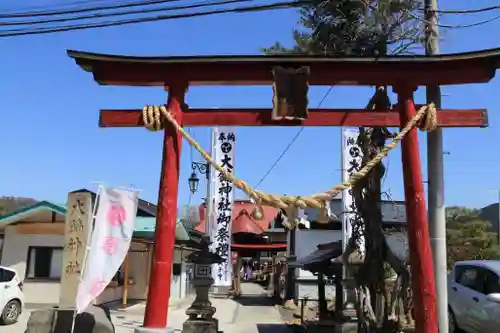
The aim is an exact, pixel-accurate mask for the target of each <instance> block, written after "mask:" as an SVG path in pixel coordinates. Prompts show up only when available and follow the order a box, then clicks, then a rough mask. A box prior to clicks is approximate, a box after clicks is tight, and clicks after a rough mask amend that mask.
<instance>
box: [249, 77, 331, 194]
mask: <svg viewBox="0 0 500 333" xmlns="http://www.w3.org/2000/svg"><path fill="white" fill-rule="evenodd" d="M332 89H333V86H330V88H329V89H328V91H327V92H326V94H325V95H324V96H323V98H322V99H321V101H320V102H319V103H318V106H317V108H320V107H321V105H322V104H323V102H324V101H325V99H326V98H327V97H328V95H330V92H331V91H332ZM304 129H305V127H304V126H302V127H301V128H300V129H299V130H298V131H297V133H295V135H294V136H293V137H292V140H291V141H290V142H289V143H288V145H287V146H286V147H285V149H284V150H283V152H282V153H281V154H280V155H279V156H278V158H277V159H276V160H275V161H274V163H273V164H272V165H271V167H270V168H269V169H268V170H267V171H266V173H265V174H264V176H262V177H261V178H260V180H259V181H258V182H257V184H256V185H255V186H254V188H257V187H258V186H259V185H260V184H262V182H263V181H264V180H265V179H266V178H267V176H269V174H270V173H271V171H273V170H274V168H275V167H276V166H277V165H278V163H279V162H280V161H281V159H282V158H283V156H285V154H286V153H287V152H288V151H289V150H290V148H291V147H292V146H293V144H294V143H295V141H297V139H298V138H299V136H300V134H301V133H302V132H303V131H304Z"/></svg>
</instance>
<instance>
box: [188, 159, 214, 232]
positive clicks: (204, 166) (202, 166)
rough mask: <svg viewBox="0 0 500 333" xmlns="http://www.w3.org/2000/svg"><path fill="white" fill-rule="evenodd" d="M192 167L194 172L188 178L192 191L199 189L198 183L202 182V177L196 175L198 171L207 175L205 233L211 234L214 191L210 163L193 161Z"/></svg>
mask: <svg viewBox="0 0 500 333" xmlns="http://www.w3.org/2000/svg"><path fill="white" fill-rule="evenodd" d="M191 169H192V170H193V172H192V173H191V176H190V177H189V179H188V183H189V190H190V191H191V193H193V194H194V193H196V191H198V185H199V184H200V179H199V178H198V176H197V175H196V174H197V173H198V172H199V173H200V174H202V175H206V177H207V184H206V185H207V193H206V202H205V207H206V208H205V212H206V213H205V220H206V222H205V234H206V235H210V233H211V227H210V225H211V223H210V221H211V220H212V219H211V216H212V205H213V202H212V200H213V198H212V197H211V196H212V193H211V191H210V164H208V163H202V162H191Z"/></svg>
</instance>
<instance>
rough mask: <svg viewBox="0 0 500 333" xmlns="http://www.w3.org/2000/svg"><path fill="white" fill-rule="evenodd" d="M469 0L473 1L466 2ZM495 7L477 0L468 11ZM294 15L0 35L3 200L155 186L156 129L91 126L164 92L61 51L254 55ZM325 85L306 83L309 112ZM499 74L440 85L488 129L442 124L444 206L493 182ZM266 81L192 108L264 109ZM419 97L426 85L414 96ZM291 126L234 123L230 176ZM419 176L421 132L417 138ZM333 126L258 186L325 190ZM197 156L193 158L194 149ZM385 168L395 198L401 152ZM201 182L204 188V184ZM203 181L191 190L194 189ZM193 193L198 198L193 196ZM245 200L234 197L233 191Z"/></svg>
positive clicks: (447, 5)
mask: <svg viewBox="0 0 500 333" xmlns="http://www.w3.org/2000/svg"><path fill="white" fill-rule="evenodd" d="M61 2H62V0H59V1H55V0H52V1H49V0H45V1H43V0H39V1H35V0H30V1H24V2H23V4H22V5H20V4H19V1H14V0H7V1H4V2H3V3H2V5H0V7H2V8H10V9H12V8H20V7H21V6H22V7H27V6H30V5H39V4H40V5H44V4H53V3H61ZM440 2H441V8H442V9H459V8H467V7H468V6H472V3H470V2H466V1H460V2H458V1H451V0H441V1H440ZM467 3H470V4H469V5H468V4H467ZM493 4H497V2H496V1H495V0H488V1H486V0H476V1H474V6H475V7H482V6H488V5H493ZM494 15H495V13H489V14H483V15H474V16H470V17H463V16H444V17H442V20H441V23H443V24H467V23H472V22H476V21H481V20H483V19H485V18H488V17H491V16H494ZM297 20H298V14H297V12H296V11H294V10H286V11H274V12H260V13H247V14H225V15H218V16H212V17H201V18H193V19H184V20H173V21H164V22H156V23H144V24H139V25H131V26H122V27H114V28H106V29H96V30H86V31H77V32H67V33H59V34H52V35H38V36H27V37H14V38H0V50H1V53H0V73H1V74H2V76H1V79H0V91H1V92H2V93H1V96H2V99H1V101H2V109H3V110H2V118H1V121H0V142H1V147H2V159H1V164H0V195H9V196H10V195H14V196H26V197H34V198H37V199H40V200H42V199H45V200H53V201H57V202H64V201H65V200H66V195H67V192H68V191H70V190H74V189H77V188H82V187H90V188H92V187H95V185H94V184H93V182H96V181H101V182H104V183H106V184H109V185H131V184H132V185H134V186H135V187H137V188H140V189H142V191H143V197H144V198H145V199H148V200H151V201H156V198H157V192H158V182H159V171H160V159H161V150H160V148H161V139H162V135H161V134H160V133H151V132H148V131H146V130H145V129H141V128H134V129H123V128H118V129H111V128H107V129H100V128H99V127H98V126H97V121H98V110H99V108H117V109H119V108H142V106H143V105H144V104H160V103H163V102H164V101H165V97H166V94H165V93H164V91H163V90H162V89H161V88H126V87H102V86H99V85H97V84H96V83H95V82H94V81H93V79H92V76H91V75H90V74H88V73H85V72H83V71H82V70H81V69H80V68H79V67H77V66H76V65H75V64H74V62H73V61H72V60H71V59H69V58H68V57H67V56H66V49H76V50H82V51H91V52H102V53H113V54H125V55H152V56H160V55H165V56H167V55H203V54H204V55H210V54H212V55H213V54H257V53H258V52H259V48H260V47H263V46H269V45H271V44H272V43H274V42H275V41H277V40H278V41H282V42H284V43H285V44H289V43H291V34H290V33H291V29H292V28H293V27H294V26H296V22H297ZM499 30H500V20H496V21H494V22H492V23H489V24H486V25H483V26H479V27H475V28H469V29H441V30H440V31H441V33H442V37H443V42H442V46H441V51H442V53H449V52H461V51H470V50H477V49H482V48H493V47H497V46H498V44H499V43H498V37H497V36H496V34H493V33H490V31H491V32H493V31H499ZM327 90H328V87H315V88H313V89H312V91H311V94H310V105H311V106H312V107H315V106H316V105H317V104H318V102H319V101H320V100H321V98H322V97H323V95H324V94H325V92H326V91H327ZM371 91H372V90H371V89H370V88H353V87H349V88H342V87H340V88H338V87H336V88H333V90H332V91H331V93H330V94H329V96H328V98H327V99H326V100H325V102H324V103H323V105H322V106H323V107H363V106H364V105H365V104H366V102H367V100H368V98H369V97H370V94H371ZM499 91H500V79H499V78H497V79H494V80H493V81H492V82H490V83H489V84H483V85H468V86H460V87H459V86H457V87H444V88H443V93H444V94H445V95H446V96H445V97H443V107H449V108H487V109H488V111H489V122H490V127H489V128H487V129H445V130H444V149H445V150H446V151H449V152H450V153H451V154H450V155H446V156H445V157H444V159H445V184H446V194H445V196H446V204H447V205H468V206H476V207H480V206H484V205H487V204H489V203H491V202H493V201H495V200H496V194H495V192H494V191H492V190H494V189H496V188H499V187H500V157H499V155H498V154H497V153H496V151H495V150H494V149H492V148H493V147H496V146H497V144H496V143H497V142H498V139H499V138H500V132H498V128H499V127H500V110H498V107H497V105H498V102H499V101H498V95H497V94H498V92H499ZM271 95H272V92H271V88H269V87H225V88H222V87H210V88H207V87H200V88H192V89H191V90H190V92H189V95H188V103H189V105H191V106H193V107H270V106H271ZM416 100H417V102H419V103H422V102H424V95H423V91H420V92H418V93H417V95H416ZM297 130H298V128H278V127H276V128H238V132H237V140H238V144H237V148H236V149H237V153H236V154H237V155H236V156H237V161H236V173H237V175H238V176H239V177H241V178H242V179H245V180H246V181H248V182H249V183H250V184H255V183H256V182H257V181H258V180H259V179H260V178H261V177H262V175H263V174H264V173H265V172H266V171H267V169H268V168H269V167H270V166H271V165H272V164H273V162H274V160H275V159H276V157H277V156H278V155H279V154H280V153H281V152H282V151H283V149H284V148H285V147H286V146H287V144H288V143H289V141H290V140H291V138H292V137H293V136H294V135H295V133H296V131H297ZM192 132H193V134H194V136H195V137H196V139H197V140H198V141H200V142H201V143H202V144H203V145H204V146H205V147H208V140H209V129H207V128H195V129H194V130H193V131H192ZM420 143H421V157H422V166H423V174H424V179H425V178H426V173H427V172H426V158H425V154H426V149H425V147H426V139H425V135H423V134H422V135H420ZM339 147H340V130H339V129H338V128H306V129H305V130H304V131H303V132H302V134H301V136H300V137H299V139H298V140H297V141H296V142H295V144H294V145H293V147H292V148H291V149H290V150H289V152H288V153H287V154H286V155H285V157H284V158H283V159H282V160H281V162H280V163H279V164H278V166H277V167H276V168H275V169H274V171H273V172H272V173H271V174H270V175H269V176H268V177H267V179H266V180H265V181H264V182H263V183H262V185H261V187H260V189H262V190H265V191H269V192H273V193H281V194H282V193H287V194H297V195H306V194H311V193H314V192H318V191H321V190H325V189H328V188H330V187H332V186H333V185H335V184H336V183H338V182H339V180H340V172H339V169H340V151H339ZM190 155H191V154H190V148H189V146H188V145H187V144H184V146H183V154H182V171H181V175H180V180H179V182H180V183H179V205H181V204H185V203H187V202H188V201H189V200H190V195H189V189H188V184H187V179H188V177H189V174H190V172H191V170H190V159H191V157H190ZM193 159H194V160H195V161H200V160H201V159H200V157H199V156H198V155H197V154H193ZM386 161H387V163H388V164H389V173H388V176H387V177H386V179H385V181H384V186H383V187H384V189H385V190H390V192H391V193H392V196H393V198H394V199H395V200H396V199H397V200H402V199H403V197H404V196H403V185H402V184H403V181H402V173H401V162H400V161H401V155H400V151H399V149H397V150H395V151H393V152H392V153H391V154H390V157H389V158H388V159H387V160H386ZM201 186H203V185H201ZM201 186H200V187H201ZM199 192H200V193H197V194H196V195H194V196H193V197H192V198H191V202H193V203H198V202H200V198H201V197H202V196H203V195H204V193H203V192H204V191H199ZM242 196H243V195H242Z"/></svg>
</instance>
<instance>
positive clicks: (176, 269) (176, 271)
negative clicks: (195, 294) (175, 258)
mask: <svg viewBox="0 0 500 333" xmlns="http://www.w3.org/2000/svg"><path fill="white" fill-rule="evenodd" d="M172 274H173V275H175V276H180V275H181V274H182V265H181V264H178V263H174V264H172Z"/></svg>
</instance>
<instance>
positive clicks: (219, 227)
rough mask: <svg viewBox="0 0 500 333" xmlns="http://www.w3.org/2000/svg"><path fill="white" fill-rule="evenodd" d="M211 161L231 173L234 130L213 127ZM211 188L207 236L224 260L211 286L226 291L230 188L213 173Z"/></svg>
mask: <svg viewBox="0 0 500 333" xmlns="http://www.w3.org/2000/svg"><path fill="white" fill-rule="evenodd" d="M214 139H215V140H214V141H215V150H214V159H215V161H216V163H217V164H218V165H220V166H221V167H222V168H224V170H225V171H226V172H229V173H234V152H235V142H236V136H235V130H234V128H233V127H217V128H215V129H214ZM214 174H215V175H216V178H215V186H214V198H213V199H214V213H213V216H214V223H213V228H212V232H211V239H212V242H213V243H212V249H213V251H215V253H217V254H218V255H220V256H221V257H222V259H223V260H224V261H223V262H222V263H221V264H214V266H213V267H212V277H213V278H214V286H216V287H230V286H231V282H232V270H233V266H232V263H231V222H232V219H233V200H234V187H233V184H232V183H231V182H230V181H228V180H226V179H225V177H224V175H223V174H222V173H220V172H218V171H215V172H214Z"/></svg>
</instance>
